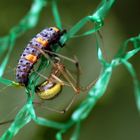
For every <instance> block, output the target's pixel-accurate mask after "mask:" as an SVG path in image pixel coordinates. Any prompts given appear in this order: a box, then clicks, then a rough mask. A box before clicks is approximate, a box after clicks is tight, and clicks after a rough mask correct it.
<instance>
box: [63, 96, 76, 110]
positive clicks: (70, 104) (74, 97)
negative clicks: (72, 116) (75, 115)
mask: <svg viewBox="0 0 140 140" xmlns="http://www.w3.org/2000/svg"><path fill="white" fill-rule="evenodd" d="M77 95H78V94H74V96H73V98H72V100H71V101H70V103H69V104H68V105H67V107H66V108H65V109H64V113H65V112H67V111H68V110H69V108H70V107H71V106H72V104H73V103H74V101H75V99H76V97H77Z"/></svg>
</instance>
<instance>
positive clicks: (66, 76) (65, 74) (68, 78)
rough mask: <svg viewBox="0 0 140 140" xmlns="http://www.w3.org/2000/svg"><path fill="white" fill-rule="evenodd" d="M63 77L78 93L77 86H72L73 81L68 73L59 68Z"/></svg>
mask: <svg viewBox="0 0 140 140" xmlns="http://www.w3.org/2000/svg"><path fill="white" fill-rule="evenodd" d="M59 70H60V72H61V73H62V75H63V76H64V78H65V79H66V80H67V81H68V83H69V84H70V85H71V87H72V88H73V89H74V91H75V92H76V93H78V90H77V88H76V87H75V86H74V84H73V82H72V81H71V80H70V77H69V75H68V74H67V73H66V71H64V70H61V69H59Z"/></svg>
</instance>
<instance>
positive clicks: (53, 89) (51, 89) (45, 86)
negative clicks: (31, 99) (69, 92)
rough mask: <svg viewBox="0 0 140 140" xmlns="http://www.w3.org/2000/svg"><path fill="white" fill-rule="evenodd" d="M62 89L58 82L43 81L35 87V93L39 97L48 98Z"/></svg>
mask: <svg viewBox="0 0 140 140" xmlns="http://www.w3.org/2000/svg"><path fill="white" fill-rule="evenodd" d="M61 90H62V85H61V84H60V83H53V82H48V81H45V82H43V83H42V84H40V85H39V86H37V87H36V93H37V94H38V96H39V97H40V98H41V99H44V100H48V99H52V98H54V97H55V96H57V95H58V94H59V93H60V92H61Z"/></svg>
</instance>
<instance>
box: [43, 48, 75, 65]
mask: <svg viewBox="0 0 140 140" xmlns="http://www.w3.org/2000/svg"><path fill="white" fill-rule="evenodd" d="M44 52H47V53H50V54H53V55H55V56H58V57H60V58H63V59H65V60H67V61H70V62H72V63H77V61H76V60H75V59H72V58H69V57H67V56H64V55H61V54H58V53H55V52H52V51H49V50H45V51H44Z"/></svg>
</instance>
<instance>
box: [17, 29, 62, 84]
mask: <svg viewBox="0 0 140 140" xmlns="http://www.w3.org/2000/svg"><path fill="white" fill-rule="evenodd" d="M63 33H64V31H62V32H61V31H60V30H59V29H58V28H56V27H50V28H46V29H44V30H42V31H41V32H40V33H38V34H37V35H36V36H35V37H34V38H33V39H32V40H31V41H30V42H29V44H28V45H27V47H26V48H25V49H24V51H23V53H22V55H21V57H20V59H19V62H18V65H17V69H16V79H17V81H18V82H19V83H20V84H21V85H24V86H27V84H28V80H29V79H28V77H29V74H30V72H31V69H32V68H33V66H34V64H35V63H36V62H37V60H38V59H39V58H40V57H41V55H42V54H41V52H40V51H39V49H41V50H49V51H53V49H52V45H53V44H56V43H59V39H60V37H61V36H62V35H63ZM37 47H38V48H39V49H37Z"/></svg>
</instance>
